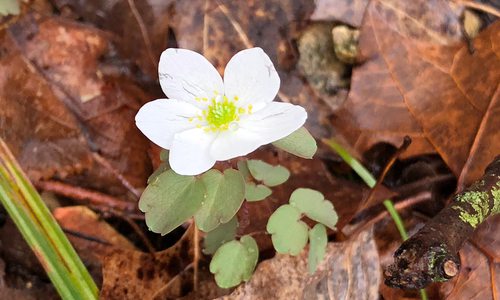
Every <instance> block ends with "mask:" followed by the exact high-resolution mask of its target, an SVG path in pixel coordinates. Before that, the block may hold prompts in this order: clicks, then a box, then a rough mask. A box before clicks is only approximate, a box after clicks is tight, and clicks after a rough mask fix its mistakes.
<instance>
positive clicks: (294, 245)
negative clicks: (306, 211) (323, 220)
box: [266, 204, 308, 255]
mask: <svg viewBox="0 0 500 300" xmlns="http://www.w3.org/2000/svg"><path fill="white" fill-rule="evenodd" d="M300 218H301V214H300V211H299V210H298V209H297V208H295V207H293V206H291V205H289V204H285V205H282V206H280V207H279V208H278V209H277V210H276V211H275V212H274V213H273V214H272V215H271V217H270V218H269V221H268V222H267V228H266V229H267V231H268V232H269V233H270V234H272V236H271V239H272V242H273V246H274V249H276V251H277V252H278V253H283V254H290V255H298V254H299V253H300V252H301V251H302V249H304V247H305V246H306V244H307V237H308V236H307V231H308V227H307V225H306V223H304V222H302V221H301V220H300Z"/></svg>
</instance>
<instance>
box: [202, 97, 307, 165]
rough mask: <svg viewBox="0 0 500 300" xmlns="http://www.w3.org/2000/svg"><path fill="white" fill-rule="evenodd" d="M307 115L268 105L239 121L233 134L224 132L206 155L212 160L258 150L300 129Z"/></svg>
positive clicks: (299, 109) (284, 105) (298, 109)
mask: <svg viewBox="0 0 500 300" xmlns="http://www.w3.org/2000/svg"><path fill="white" fill-rule="evenodd" d="M306 118H307V113H306V111H305V110H304V108H302V107H301V106H298V105H292V104H289V103H281V102H271V103H268V104H267V106H266V107H264V108H263V109H261V110H260V111H258V112H256V113H254V114H251V115H249V116H248V117H246V118H242V119H241V121H240V122H239V124H238V125H239V128H238V129H236V130H235V131H231V130H228V131H224V132H222V133H221V134H219V136H218V137H217V138H216V139H215V141H214V142H213V144H212V147H211V148H210V154H211V155H212V157H213V158H215V159H216V160H227V159H230V158H234V157H238V156H243V155H246V154H248V153H250V152H252V151H254V150H255V149H257V148H258V147H260V146H262V145H265V144H269V143H272V142H274V141H277V140H279V139H281V138H284V137H286V136H288V135H289V134H291V133H292V132H294V131H295V130H297V129H299V128H300V127H301V126H302V125H304V123H305V121H306Z"/></svg>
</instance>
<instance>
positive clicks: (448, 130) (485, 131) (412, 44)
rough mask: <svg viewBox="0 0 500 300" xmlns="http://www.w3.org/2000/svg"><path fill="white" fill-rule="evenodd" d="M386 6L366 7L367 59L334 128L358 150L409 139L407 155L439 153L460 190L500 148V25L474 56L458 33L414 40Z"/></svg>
mask: <svg viewBox="0 0 500 300" xmlns="http://www.w3.org/2000/svg"><path fill="white" fill-rule="evenodd" d="M385 2H386V1H373V2H372V3H371V4H370V5H369V6H368V9H367V13H366V17H365V20H364V24H363V27H362V32H361V39H360V50H361V51H362V53H363V54H362V55H363V56H364V57H367V58H368V60H367V61H366V62H365V63H364V65H363V66H361V67H360V68H358V69H355V70H354V73H353V78H352V88H351V92H350V96H349V99H348V100H347V102H346V104H345V106H344V109H343V110H342V111H341V112H339V113H338V114H337V118H336V119H335V120H334V124H335V125H336V126H337V127H338V128H339V129H340V131H341V132H342V134H343V135H344V136H345V137H346V138H347V139H348V141H349V142H350V143H351V144H352V145H354V147H355V149H356V150H357V151H359V152H364V151H366V150H367V149H369V148H370V147H371V146H372V145H373V144H375V143H377V142H380V141H386V142H390V143H396V144H397V143H399V140H401V139H402V138H403V137H404V136H405V135H409V136H410V137H412V139H413V145H412V146H411V147H410V148H409V149H408V151H407V152H406V153H405V154H404V156H405V157H408V156H412V155H418V154H423V153H433V152H435V153H439V154H440V155H441V157H442V158H443V159H444V161H445V162H446V163H447V165H448V166H449V167H450V169H451V170H452V171H453V173H454V174H455V175H456V176H457V177H459V178H460V179H459V187H462V186H464V184H467V183H470V182H472V181H473V180H474V179H477V178H479V176H480V175H481V172H482V169H484V167H485V166H486V165H487V163H488V162H489V161H491V159H493V157H494V156H495V154H496V153H494V151H495V150H494V149H498V146H499V145H496V143H497V142H498V141H500V138H499V137H500V136H499V135H500V133H499V131H498V130H495V129H496V128H498V124H500V120H499V114H498V113H496V111H497V110H498V109H500V100H499V99H500V95H499V94H500V92H499V91H498V82H499V81H500V73H498V72H495V71H494V70H496V69H498V68H499V67H500V59H499V58H498V55H499V54H498V51H499V49H500V47H499V45H498V41H499V40H500V38H499V34H500V31H499V30H498V28H499V26H500V24H499V23H498V22H497V23H495V24H492V25H491V26H490V27H489V28H487V29H486V30H485V31H483V32H482V33H480V35H479V36H478V38H477V39H476V40H475V41H474V46H475V47H476V52H475V54H474V55H471V54H470V53H469V52H468V49H467V46H466V45H465V43H457V42H455V43H453V41H457V39H456V38H454V37H456V30H455V29H454V33H455V35H451V36H448V37H447V36H446V35H444V34H443V33H441V34H437V33H436V31H433V30H431V31H425V30H423V31H422V32H421V34H412V35H410V37H408V34H407V33H406V32H405V31H404V30H402V29H401V28H404V27H403V26H402V25H401V24H394V23H392V21H393V20H394V16H393V14H394V12H393V11H391V10H387V9H385V8H386V7H384V3H385ZM441 5H443V4H441ZM425 13H427V12H426V11H424V12H422V14H424V15H425ZM417 17H418V16H417ZM425 20H427V19H425ZM425 24H426V23H424V25H425ZM442 25H443V26H445V25H446V24H445V23H443V24H442ZM432 28H436V24H434V26H433V27H431V29H432ZM453 28H454V27H453ZM407 31H408V30H407ZM438 33H439V32H438ZM441 38H442V39H443V40H444V41H446V42H447V43H448V44H450V45H449V46H446V45H440V42H439V40H440V39H441ZM374 76H376V77H377V80H376V81H374V80H373V78H374ZM491 142H493V145H492V144H491Z"/></svg>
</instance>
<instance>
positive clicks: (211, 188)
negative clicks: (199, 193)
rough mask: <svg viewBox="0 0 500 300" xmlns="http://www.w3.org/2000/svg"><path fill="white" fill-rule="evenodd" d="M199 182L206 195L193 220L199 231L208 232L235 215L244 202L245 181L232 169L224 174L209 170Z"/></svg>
mask: <svg viewBox="0 0 500 300" xmlns="http://www.w3.org/2000/svg"><path fill="white" fill-rule="evenodd" d="M201 180H202V181H203V184H205V188H206V191H207V193H206V197H205V200H204V201H203V204H202V206H201V208H200V210H198V211H197V212H196V214H195V215H194V218H195V221H196V225H197V226H198V228H199V229H200V230H203V231H205V232H209V231H211V230H214V229H215V228H216V227H217V226H219V225H220V224H223V223H226V222H229V220H231V218H232V217H234V215H236V213H237V212H238V210H239V209H240V206H241V204H242V203H243V200H245V180H244V179H243V177H242V176H241V173H240V172H238V171H236V170H234V169H227V170H225V171H224V174H222V173H221V172H219V171H217V170H210V171H208V172H206V173H205V174H203V175H202V176H201Z"/></svg>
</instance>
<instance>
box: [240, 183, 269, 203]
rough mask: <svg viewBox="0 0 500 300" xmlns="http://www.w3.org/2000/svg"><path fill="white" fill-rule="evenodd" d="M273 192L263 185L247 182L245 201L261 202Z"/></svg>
mask: <svg viewBox="0 0 500 300" xmlns="http://www.w3.org/2000/svg"><path fill="white" fill-rule="evenodd" d="M272 193H273V191H272V190H271V189H270V188H268V187H267V186H265V185H263V184H258V185H256V184H255V183H253V182H247V184H246V192H245V199H247V201H248V202H254V201H261V200H264V199H266V198H267V197H269V196H270V195H271V194H272Z"/></svg>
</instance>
